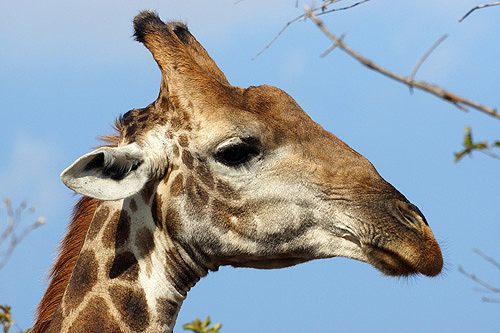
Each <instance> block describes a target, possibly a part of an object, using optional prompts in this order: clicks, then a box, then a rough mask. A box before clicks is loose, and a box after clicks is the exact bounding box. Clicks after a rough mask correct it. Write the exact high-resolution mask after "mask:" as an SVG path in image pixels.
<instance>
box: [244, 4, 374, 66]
mask: <svg viewBox="0 0 500 333" xmlns="http://www.w3.org/2000/svg"><path fill="white" fill-rule="evenodd" d="M368 1H370V0H362V1H359V2H356V3H355V4H352V5H350V6H347V7H342V8H333V9H330V10H326V8H327V7H328V6H329V5H332V4H334V3H337V2H338V1H332V2H330V3H328V4H323V5H321V6H320V7H317V8H314V9H311V10H312V11H313V12H318V13H317V16H321V15H325V14H329V13H332V12H338V11H341V10H347V9H350V8H353V7H356V6H358V5H361V4H363V3H365V2H368ZM305 18H306V14H305V13H304V14H302V15H299V16H297V17H296V18H294V19H293V20H291V21H288V22H287V23H286V24H285V25H284V26H283V28H281V30H280V31H279V32H278V33H277V34H276V35H275V36H274V37H273V39H271V41H270V42H269V43H267V45H266V46H264V48H263V49H262V50H260V51H259V52H258V53H257V54H256V55H254V56H253V57H252V58H251V60H255V59H257V57H258V56H260V55H261V54H262V53H264V51H266V50H267V49H268V48H270V47H271V45H273V43H274V42H275V41H276V40H277V39H278V38H279V37H280V36H281V35H282V34H283V32H285V30H286V29H287V28H288V27H289V26H290V25H292V24H293V23H295V22H297V21H301V20H304V19H305Z"/></svg>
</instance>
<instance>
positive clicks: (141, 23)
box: [134, 10, 165, 43]
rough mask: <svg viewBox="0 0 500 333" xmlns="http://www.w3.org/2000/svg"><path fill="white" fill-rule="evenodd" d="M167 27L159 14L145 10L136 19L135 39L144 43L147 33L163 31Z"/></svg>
mask: <svg viewBox="0 0 500 333" xmlns="http://www.w3.org/2000/svg"><path fill="white" fill-rule="evenodd" d="M164 26H165V23H163V21H162V20H160V17H159V16H158V14H156V13H155V12H152V11H148V10H145V11H143V12H140V13H139V14H138V15H137V16H136V17H135V18H134V30H135V32H134V37H135V39H136V40H137V41H138V42H141V43H144V36H145V35H146V34H147V33H150V32H152V31H155V30H158V29H161V28H163V27H164Z"/></svg>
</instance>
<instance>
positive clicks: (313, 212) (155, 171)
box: [61, 12, 443, 276]
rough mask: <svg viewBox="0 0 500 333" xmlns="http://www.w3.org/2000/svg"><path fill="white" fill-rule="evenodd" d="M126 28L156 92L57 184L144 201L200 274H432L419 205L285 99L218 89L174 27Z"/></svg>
mask: <svg viewBox="0 0 500 333" xmlns="http://www.w3.org/2000/svg"><path fill="white" fill-rule="evenodd" d="M134 27H135V36H136V38H137V40H138V41H140V42H142V43H143V44H144V45H145V46H146V47H147V48H148V49H149V50H150V51H151V53H152V54H153V57H154V59H155V60H156V62H157V63H158V66H159V68H160V71H161V73H162V80H161V87H160V93H159V96H158V98H157V99H156V100H155V101H154V102H153V103H151V104H150V105H149V106H147V107H146V108H144V109H134V110H131V111H129V112H127V113H125V114H124V115H123V116H122V117H121V118H120V120H119V123H120V126H119V128H120V143H119V145H118V146H117V147H103V148H99V149H97V150H95V151H93V152H91V153H89V154H86V155H84V156H82V157H81V158H79V159H78V160H77V161H76V162H75V163H73V164H72V165H71V166H70V167H69V168H68V169H66V170H65V171H64V172H63V173H62V175H61V177H62V180H63V182H64V183H65V184H66V185H67V186H68V187H70V188H71V189H73V190H75V191H76V192H79V193H82V194H84V195H86V196H90V197H93V198H96V199H100V200H118V199H124V198H129V197H135V196H138V197H141V198H143V202H144V205H145V206H147V207H149V209H150V211H151V213H150V214H151V216H152V218H153V220H154V222H155V225H156V227H157V228H159V229H160V230H162V231H163V232H165V233H166V234H167V235H168V237H169V238H170V239H171V240H172V241H173V242H174V243H175V244H176V246H178V247H179V248H182V249H183V250H184V251H185V252H186V253H188V254H189V255H190V256H191V257H192V258H193V259H194V260H197V261H200V262H202V263H203V265H205V266H206V267H207V268H209V269H217V267H219V266H220V265H233V266H244V267H256V268H279V267H285V266H290V265H294V264H298V263H301V262H305V261H308V260H312V259H318V258H329V257H335V256H342V257H348V258H352V259H357V260H361V261H364V262H367V263H369V264H371V265H373V266H375V267H376V268H377V269H379V270H380V271H381V272H383V273H384V274H387V275H409V274H416V273H422V274H425V275H428V276H434V275H437V274H438V273H439V272H440V271H441V268H442V264H443V261H442V256H441V251H440V248H439V245H438V244H437V242H436V241H435V239H434V236H433V234H432V232H431V229H430V228H429V225H428V224H427V222H426V220H425V218H424V216H423V215H422V213H421V212H420V211H419V210H418V208H417V207H416V206H414V205H413V204H411V203H410V202H409V201H408V200H407V199H406V198H405V197H404V196H403V195H402V194H401V193H400V192H398V191H397V190H396V189H395V188H394V187H393V186H392V185H390V184H389V183H387V182H386V181H385V180H384V179H383V178H382V177H381V176H380V175H379V174H378V173H377V171H376V170H375V168H374V167H373V166H372V164H371V163H370V162H369V161H368V160H367V159H366V158H364V157H363V156H361V155H360V154H358V153H357V152H355V151H354V150H353V149H351V148H350V147H349V146H347V145H346V144H345V143H344V142H342V141H341V140H340V139H338V138H337V137H335V136H334V135H333V134H331V133H329V132H327V131H325V130H324V129H323V128H322V127H321V126H320V125H318V124H317V123H315V122H314V121H312V120H311V119H310V118H309V117H308V116H307V114H306V113H305V112H304V111H303V110H302V109H301V108H300V106H299V105H297V103H296V102H295V101H294V100H293V99H292V98H291V97H290V96H289V95H287V94H286V93H285V92H284V91H282V90H280V89H277V88H275V87H271V86H258V87H254V86H252V87H249V88H246V89H243V88H239V87H234V86H231V85H230V84H229V82H228V81H227V79H226V77H225V76H224V74H223V73H222V71H221V70H220V69H219V68H218V67H217V66H216V64H215V62H214V61H213V60H212V59H211V58H210V57H209V55H208V54H207V52H206V51H205V49H204V48H203V47H202V46H201V45H200V44H199V43H198V42H197V41H196V39H195V38H194V37H193V36H192V35H191V34H190V32H189V31H188V30H187V27H186V26H185V25H183V24H181V23H178V22H170V23H167V24H165V23H163V22H162V21H161V20H160V19H159V18H158V16H156V15H155V14H154V13H151V12H143V13H141V14H139V15H138V16H137V17H136V18H135V20H134ZM133 203H134V205H137V203H136V201H135V200H134V201H133Z"/></svg>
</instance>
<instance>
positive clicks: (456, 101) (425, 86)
mask: <svg viewBox="0 0 500 333" xmlns="http://www.w3.org/2000/svg"><path fill="white" fill-rule="evenodd" d="M305 10H306V13H305V15H306V17H310V18H311V19H312V20H313V21H314V22H315V23H316V25H317V26H318V27H319V28H320V29H321V31H323V33H324V34H325V35H326V36H327V37H328V38H330V39H331V40H332V41H333V42H334V44H336V45H337V46H338V47H339V48H340V49H342V50H343V51H344V52H346V53H347V54H349V55H350V56H351V57H353V58H355V59H356V60H358V61H359V62H360V63H362V64H363V65H365V66H366V67H368V68H370V69H373V70H375V71H377V72H379V73H381V74H383V75H385V76H387V77H389V78H391V79H393V80H396V81H399V82H401V83H404V84H406V85H408V86H410V87H415V88H418V89H420V90H423V91H426V92H428V93H431V94H433V95H435V96H437V97H439V98H442V99H444V100H445V101H447V102H450V103H452V104H453V105H455V106H456V107H457V108H459V109H461V110H462V111H467V109H466V108H465V106H469V107H471V108H474V109H476V110H479V111H481V112H484V113H486V114H488V115H490V116H492V117H495V118H496V119H498V120H500V113H498V112H497V110H496V109H495V108H491V107H486V106H483V105H481V104H479V103H476V102H473V101H471V100H468V99H465V98H463V97H461V96H459V95H456V94H454V93H451V92H449V91H447V90H445V89H443V88H441V87H439V86H437V85H435V84H431V83H427V82H423V81H417V80H414V79H412V78H410V77H405V76H402V75H399V74H396V73H393V72H390V71H389V70H387V69H385V68H383V67H380V66H378V65H376V64H375V63H374V62H373V61H371V60H369V59H367V58H365V57H364V56H362V55H361V54H359V53H357V52H356V51H354V50H353V49H351V48H350V47H349V46H347V45H346V44H344V42H343V41H342V40H341V39H340V38H338V37H336V36H335V35H333V34H332V33H331V32H330V31H329V30H328V28H326V26H325V25H324V24H323V22H322V21H321V20H320V19H319V18H318V17H317V15H315V14H314V13H313V11H312V10H311V9H309V8H307V7H306V8H305ZM464 105H465V106H464Z"/></svg>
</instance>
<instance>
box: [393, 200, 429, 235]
mask: <svg viewBox="0 0 500 333" xmlns="http://www.w3.org/2000/svg"><path fill="white" fill-rule="evenodd" d="M395 206H396V215H397V217H398V219H399V220H400V221H401V222H403V223H404V224H406V225H409V226H411V227H413V228H417V229H420V228H421V227H422V226H423V225H427V226H428V225H429V224H427V221H426V220H425V217H424V215H423V214H422V212H420V210H419V209H418V208H417V207H416V206H415V205H413V204H411V203H407V202H403V201H399V200H398V201H396V203H395Z"/></svg>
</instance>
